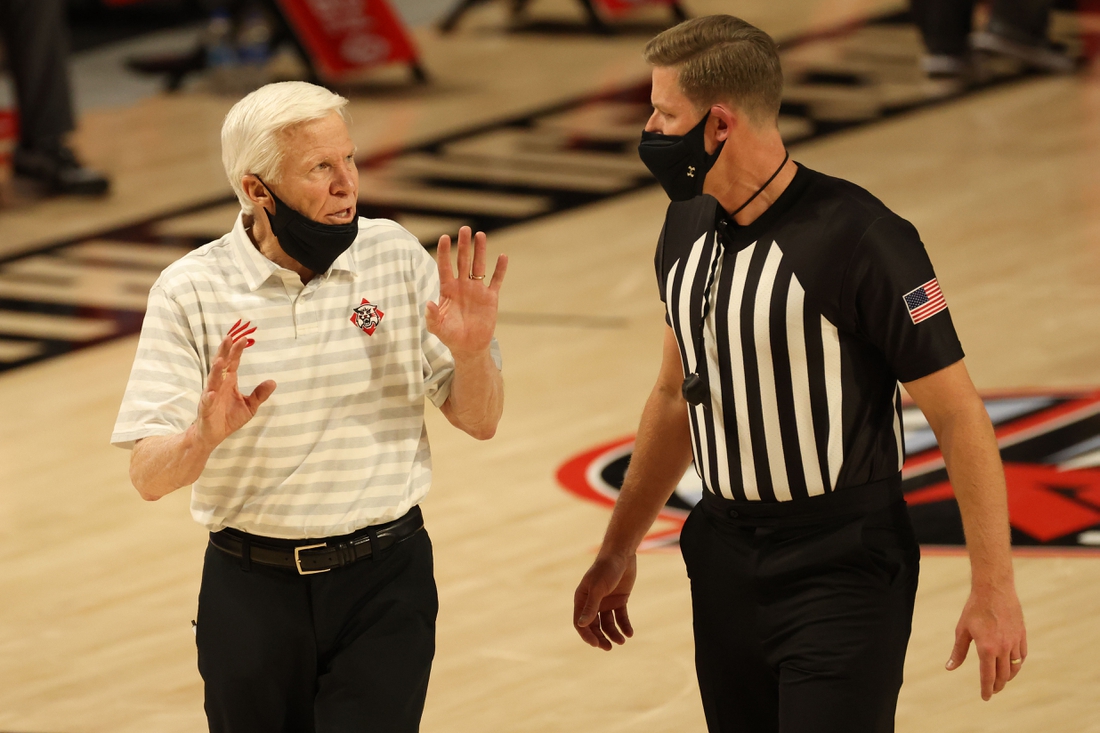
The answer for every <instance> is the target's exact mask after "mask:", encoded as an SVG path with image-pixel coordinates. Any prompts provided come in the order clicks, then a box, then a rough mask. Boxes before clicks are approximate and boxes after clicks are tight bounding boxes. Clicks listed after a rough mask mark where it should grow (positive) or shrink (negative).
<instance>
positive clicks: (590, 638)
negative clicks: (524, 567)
mask: <svg viewBox="0 0 1100 733" xmlns="http://www.w3.org/2000/svg"><path fill="white" fill-rule="evenodd" d="M683 381H684V370H683V366H682V365H681V363H680V350H679V347H678V346H677V344H676V336H675V335H674V334H673V332H672V329H671V328H666V329H665V340H664V352H663V356H662V359H661V372H660V374H659V375H658V377H657V384H656V385H655V386H654V387H653V392H652V393H651V394H650V395H649V400H648V401H647V402H646V405H645V409H644V410H643V411H642V419H641V424H640V425H639V427H638V437H637V440H636V442H635V444H634V455H633V456H632V457H631V459H630V466H629V468H628V469H627V472H626V477H625V478H624V479H623V488H622V490H621V491H620V492H619V498H618V501H616V502H615V510H614V511H613V512H612V514H611V521H610V522H609V523H608V525H607V532H606V534H605V535H604V539H603V544H602V545H601V547H600V551H599V553H598V554H597V555H596V560H595V562H593V563H592V567H591V568H589V570H588V572H587V573H585V575H584V578H582V579H581V582H580V585H578V586H577V591H576V593H575V594H574V596H573V626H574V627H575V628H576V629H577V633H578V634H580V636H581V638H582V639H584V640H585V642H587V643H588V644H590V645H591V646H598V647H600V648H601V649H604V650H605V651H606V650H609V649H611V642H612V641H614V642H615V643H616V644H622V643H624V642H625V641H626V639H625V638H624V634H625V636H633V634H634V630H633V628H632V627H631V625H630V619H629V617H628V616H627V611H626V603H627V600H628V599H629V597H630V591H631V590H632V589H633V587H634V578H635V574H636V571H637V559H636V554H635V553H636V552H637V550H638V545H640V544H641V543H642V539H643V538H644V537H645V533H646V532H648V531H649V528H650V527H651V526H652V525H653V522H654V521H655V520H656V519H657V515H658V514H660V511H661V507H663V506H664V505H665V502H666V501H668V497H669V496H671V495H672V492H673V491H674V490H675V489H676V484H677V483H679V481H680V479H681V478H682V477H683V475H684V471H685V470H687V467H688V465H689V464H690V463H691V425H690V423H689V421H688V411H687V404H686V403H685V402H684V398H683V396H682V395H681V394H680V385H681V384H682V383H683ZM620 629H621V632H620ZM609 639H610V641H609Z"/></svg>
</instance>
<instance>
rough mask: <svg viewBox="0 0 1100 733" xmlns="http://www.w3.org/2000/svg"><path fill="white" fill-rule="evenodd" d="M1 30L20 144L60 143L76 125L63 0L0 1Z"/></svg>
mask: <svg viewBox="0 0 1100 733" xmlns="http://www.w3.org/2000/svg"><path fill="white" fill-rule="evenodd" d="M0 33H3V39H4V45H5V47H6V48H7V57H8V64H9V65H10V66H11V72H12V78H13V79H14V80H15V94H16V99H17V100H18V104H19V138H20V144H21V145H22V146H23V147H25V148H38V149H46V150H49V149H53V148H56V147H57V146H58V145H60V144H61V141H62V137H63V136H64V135H65V133H67V132H69V131H70V130H72V129H73V127H74V124H73V107H72V97H71V92H70V87H69V67H68V62H69V37H68V31H67V29H66V27H65V3H64V2H63V0H0Z"/></svg>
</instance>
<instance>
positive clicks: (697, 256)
mask: <svg viewBox="0 0 1100 733" xmlns="http://www.w3.org/2000/svg"><path fill="white" fill-rule="evenodd" d="M645 58H646V60H647V61H648V62H649V63H650V64H651V65H652V66H653V91H652V103H653V108H654V111H653V115H652V116H651V117H650V119H649V122H648V124H647V125H646V129H645V132H644V133H643V135H642V142H641V145H640V146H639V153H640V155H641V157H642V160H643V161H644V162H645V163H646V164H647V166H648V167H649V168H650V170H651V171H653V173H654V174H655V175H656V177H657V179H658V180H659V181H660V182H661V184H662V185H663V186H664V188H665V190H666V192H668V194H669V196H670V198H672V199H673V202H672V204H671V205H670V206H669V208H668V213H667V215H666V219H665V224H664V229H663V230H662V232H661V236H660V239H659V242H658V245H657V253H656V258H655V266H656V272H657V281H658V285H659V288H660V295H661V299H662V301H663V302H664V304H665V313H666V322H667V325H668V327H667V328H666V329H665V336H664V356H663V361H662V364H661V370H660V374H659V376H658V379H657V384H656V386H655V388H654V389H653V392H652V394H651V395H650V397H649V400H648V402H647V403H646V407H645V410H644V412H643V414H642V419H641V425H640V427H639V429H638V437H637V443H636V446H635V450H634V456H633V459H632V460H631V463H630V468H629V470H628V472H627V475H626V478H625V480H624V482H623V488H622V491H621V493H620V495H619V500H618V502H617V504H616V506H615V510H614V513H613V514H612V517H611V521H610V524H609V526H608V529H607V533H606V535H605V537H604V541H603V545H602V547H601V548H600V551H599V553H598V555H597V558H596V561H595V562H594V563H593V565H592V567H591V568H590V569H589V570H588V572H587V574H586V575H585V576H584V578H583V579H582V580H581V583H580V585H579V587H578V588H577V592H576V595H575V598H574V625H575V627H576V629H577V631H578V633H579V634H580V636H581V638H583V639H584V640H585V641H586V642H588V643H589V644H591V645H592V646H598V647H600V648H602V649H605V650H606V649H611V648H612V642H615V643H619V644H621V643H623V642H624V641H625V637H627V636H631V635H632V633H633V629H632V627H631V625H630V621H629V618H628V615H627V601H628V599H629V596H630V592H631V589H632V587H633V585H634V580H635V574H636V558H635V553H636V550H637V547H638V545H639V543H640V542H641V540H642V538H643V536H644V535H645V533H646V531H647V530H648V528H649V527H650V525H651V524H652V522H653V520H654V519H655V518H656V516H657V514H658V512H659V510H660V508H661V507H662V506H663V505H664V503H665V501H666V500H667V498H668V497H669V495H670V494H671V493H672V491H673V489H674V487H675V486H676V484H677V482H678V480H679V479H680V477H681V476H682V475H683V472H684V471H685V470H686V469H687V467H688V465H689V464H690V463H691V462H692V460H693V459H694V465H695V468H696V471H697V472H698V473H699V476H700V478H701V479H702V482H703V486H704V492H703V499H702V501H701V502H700V503H699V504H698V505H697V506H696V507H695V509H694V510H693V511H692V513H691V515H690V516H689V517H688V519H687V522H686V523H685V525H684V528H683V532H682V535H681V540H680V544H681V548H682V551H683V556H684V561H685V564H686V566H687V572H688V576H689V577H690V580H691V594H692V607H693V616H694V630H695V647H696V652H695V657H696V669H697V673H698V677H699V687H700V692H701V694H702V698H703V709H704V711H705V714H706V719H707V725H708V728H709V729H710V730H711V731H714V732H718V731H720V732H721V733H731V732H734V731H738V732H741V731H745V732H753V733H757V732H765V731H782V732H783V733H806V732H809V731H813V732H814V733H828V732H835V733H881V732H883V731H892V730H893V729H894V711H895V708H896V703H897V696H898V691H899V689H900V687H901V682H902V668H903V663H904V659H905V650H906V645H907V643H908V639H909V633H910V627H911V623H912V615H913V602H914V598H915V595H916V588H917V573H918V564H919V549H918V546H917V542H916V539H915V537H914V535H913V530H912V527H911V525H910V522H909V517H908V514H907V511H906V507H905V502H904V500H903V498H902V493H901V466H902V461H903V458H904V449H903V445H902V430H901V417H900V415H901V395H900V389H899V386H898V382H899V381H900V382H901V383H903V384H904V385H905V388H906V390H907V391H908V393H909V394H910V395H911V396H912V397H913V399H914V400H915V401H916V403H917V404H918V405H919V406H920V408H921V409H922V410H923V411H924V413H925V415H926V416H927V417H928V421H929V424H930V425H931V426H932V428H933V430H934V431H935V433H936V436H937V437H938V439H939V442H940V445H941V446H942V448H943V454H944V457H945V460H946V463H947V469H948V472H949V473H950V476H951V480H952V485H953V486H954V488H955V492H956V495H957V497H958V501H959V508H960V510H961V513H962V519H963V525H964V528H965V531H966V537H967V548H968V550H969V553H970V560H971V569H972V579H973V580H972V586H971V594H970V598H969V600H968V601H967V603H966V606H965V607H964V609H963V612H962V617H961V618H960V620H959V624H958V627H957V629H956V638H955V646H954V649H953V650H952V652H951V655H950V660H949V661H948V662H947V668H948V669H954V668H956V667H958V665H959V664H960V663H961V662H962V661H963V659H964V658H965V656H966V654H967V650H968V648H969V645H970V642H971V641H973V642H974V643H975V646H976V648H977V651H978V657H979V660H980V666H981V675H980V676H981V695H982V698H983V699H986V700H988V699H989V698H990V696H991V695H992V694H993V693H995V692H998V691H1000V690H1001V689H1003V688H1004V686H1005V684H1006V683H1007V682H1008V681H1009V680H1011V679H1012V678H1013V677H1015V675H1016V674H1017V673H1018V672H1019V670H1020V665H1021V664H1023V660H1024V658H1025V657H1026V654H1027V642H1026V638H1025V632H1024V623H1023V615H1022V612H1021V609H1020V603H1019V601H1018V600H1017V597H1016V591H1015V588H1014V584H1013V574H1012V563H1011V556H1010V549H1009V525H1008V513H1007V506H1006V504H1007V502H1006V499H1005V485H1004V476H1003V472H1002V470H1001V466H1000V462H999V455H998V451H997V445H996V441H995V439H994V435H993V430H992V426H991V425H990V422H989V418H988V417H987V415H986V413H985V410H984V408H983V405H982V401H981V399H980V398H979V397H978V395H977V394H976V392H975V390H974V387H973V385H972V384H971V381H970V378H969V376H968V375H967V371H966V368H965V367H964V365H963V362H962V358H963V352H962V347H961V346H960V344H959V341H958V338H957V337H956V335H955V329H954V327H953V325H952V322H951V316H950V315H949V313H948V310H947V304H946V301H945V300H944V296H943V294H942V293H941V292H940V290H939V286H938V284H937V280H936V275H935V273H934V272H933V269H932V265H931V263H930V262H929V260H928V256H927V254H926V253H925V251H924V247H923V245H922V243H921V241H920V238H919V236H918V234H917V232H916V230H915V229H914V228H913V226H912V225H911V224H909V223H908V222H907V221H905V220H904V219H902V218H901V217H899V216H897V215H896V214H894V213H893V212H892V211H890V210H889V209H888V208H886V206H884V205H883V204H882V202H880V201H879V200H878V199H876V198H874V197H873V196H872V195H870V194H869V193H867V192H866V191H864V190H863V189H861V188H859V187H858V186H856V185H854V184H852V183H849V182H847V181H843V180H840V179H837V178H832V177H830V176H826V175H824V174H821V173H817V172H815V171H812V170H810V169H809V168H806V167H804V166H802V165H799V164H797V163H795V162H793V161H791V160H790V159H789V156H788V154H787V153H786V152H785V150H784V146H783V143H782V140H781V138H780V135H779V130H778V126H777V119H778V114H779V105H780V95H781V92H782V87H783V78H782V72H781V70H780V64H779V58H778V54H777V51H776V46H775V43H774V42H773V41H772V39H771V38H770V37H769V36H768V35H767V34H765V33H763V32H762V31H760V30H759V29H757V28H754V27H753V26H751V25H749V24H748V23H745V22H744V21H742V20H739V19H737V18H733V17H730V16H709V17H703V18H697V19H694V20H690V21H687V22H685V23H682V24H680V25H678V26H676V27H675V28H672V29H670V30H667V31H665V32H664V33H661V34H660V35H658V36H657V37H656V38H654V39H653V40H652V41H650V43H649V44H648V45H647V47H646V50H645Z"/></svg>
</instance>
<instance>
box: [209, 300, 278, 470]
mask: <svg viewBox="0 0 1100 733" xmlns="http://www.w3.org/2000/svg"><path fill="white" fill-rule="evenodd" d="M250 326H252V324H251V322H249V323H245V324H241V322H240V321H239V320H238V321H237V322H236V323H234V324H233V327H232V328H231V329H229V333H228V334H226V336H225V338H224V339H222V342H221V344H220V345H219V346H218V353H217V355H215V357H214V362H213V363H212V364H211V365H210V376H209V377H208V378H207V380H206V389H205V390H204V391H203V393H202V397H201V398H200V400H199V414H198V417H197V419H196V420H195V429H196V438H197V439H198V440H199V441H200V443H201V444H203V445H205V446H207V447H209V448H210V449H213V448H214V447H215V446H217V445H218V444H220V443H221V442H222V441H223V440H225V439H226V438H227V437H228V436H229V435H231V434H232V433H233V432H235V431H236V430H238V429H240V428H241V426H243V425H244V424H245V423H247V422H248V421H249V420H251V419H252V416H253V415H255V414H256V410H258V409H259V407H260V405H262V404H263V403H264V402H265V401H266V400H267V398H268V397H270V396H271V393H272V392H274V391H275V382H274V381H272V380H270V379H269V380H267V381H265V382H261V383H260V384H259V385H257V386H256V389H254V390H252V394H250V395H248V396H247V397H246V396H245V395H242V394H241V392H240V389H238V386H237V368H238V367H239V366H240V364H241V354H243V353H244V350H245V349H247V348H248V347H249V346H251V345H252V344H254V343H256V341H255V339H251V338H249V336H250V335H251V334H252V333H254V332H255V331H256V328H255V327H254V326H252V327H251V328H250Z"/></svg>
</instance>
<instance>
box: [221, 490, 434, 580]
mask: <svg viewBox="0 0 1100 733" xmlns="http://www.w3.org/2000/svg"><path fill="white" fill-rule="evenodd" d="M423 528H424V515H423V514H421V512H420V507H419V506H414V507H413V508H412V509H410V510H409V511H408V513H407V514H405V516H403V517H401V518H400V519H395V520H394V521H392V522H386V523H385V524H376V525H373V526H370V527H364V528H363V529H361V530H359V531H357V532H354V533H352V534H350V535H344V536H341V537H331V538H328V539H325V540H322V541H320V542H318V541H317V540H300V542H301V544H296V542H295V541H293V540H275V539H272V538H262V537H255V536H253V535H250V534H247V533H245V532H241V531H239V530H235V529H223V530H222V531H220V532H211V533H210V544H211V545H213V546H214V547H216V548H218V549H219V550H221V551H222V552H224V553H226V554H228V555H232V556H233V557H239V558H242V559H243V560H245V561H246V562H254V563H259V564H260V565H268V566H271V567H275V568H286V569H288V570H296V571H298V574H299V575H312V574H313V573H324V572H328V571H329V570H332V569H333V568H339V567H343V566H344V565H350V564H351V563H353V562H355V561H356V560H362V559H363V558H365V557H370V556H371V555H372V554H374V552H375V551H378V552H383V551H385V550H386V549H388V548H390V547H393V546H394V545H396V544H397V543H398V542H401V541H402V540H404V539H407V538H409V537H412V536H413V535H414V534H416V533H417V532H419V531H420V530H421V529H423ZM246 548H247V555H248V556H247V557H245V553H246Z"/></svg>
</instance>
